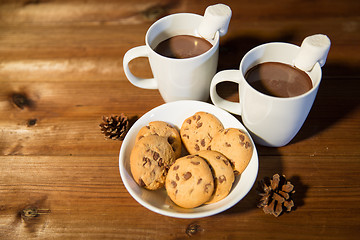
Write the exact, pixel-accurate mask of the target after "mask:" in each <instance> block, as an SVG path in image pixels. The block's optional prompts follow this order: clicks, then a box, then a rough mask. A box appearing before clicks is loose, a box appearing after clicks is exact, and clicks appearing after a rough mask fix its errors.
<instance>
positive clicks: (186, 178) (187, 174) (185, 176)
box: [184, 172, 192, 180]
mask: <svg viewBox="0 0 360 240" xmlns="http://www.w3.org/2000/svg"><path fill="white" fill-rule="evenodd" d="M191 176H192V174H191V172H186V173H185V174H184V179H185V180H188V179H189V178H191Z"/></svg>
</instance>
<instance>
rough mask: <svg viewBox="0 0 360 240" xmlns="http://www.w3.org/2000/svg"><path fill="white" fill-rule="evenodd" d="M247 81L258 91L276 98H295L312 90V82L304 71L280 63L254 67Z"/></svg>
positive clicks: (248, 72) (246, 75)
mask: <svg viewBox="0 0 360 240" xmlns="http://www.w3.org/2000/svg"><path fill="white" fill-rule="evenodd" d="M245 79H246V81H247V82H248V83H249V84H250V85H251V86H252V87H253V88H255V89H256V90H257V91H259V92H262V93H264V94H267V95H270V96H274V97H295V96H299V95H301V94H303V93H306V92H307V91H309V90H310V89H311V88H312V81H311V79H310V77H309V76H308V75H307V74H306V73H305V72H304V71H302V70H300V69H297V68H295V67H292V66H290V65H288V64H284V63H279V62H266V63H261V64H258V65H256V66H255V67H252V68H251V69H249V70H248V71H247V73H246V74H245Z"/></svg>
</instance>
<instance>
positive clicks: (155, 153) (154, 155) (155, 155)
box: [153, 152, 160, 161]
mask: <svg viewBox="0 0 360 240" xmlns="http://www.w3.org/2000/svg"><path fill="white" fill-rule="evenodd" d="M159 157H160V154H159V153H158V152H154V154H153V159H154V160H155V161H156V160H158V159H159Z"/></svg>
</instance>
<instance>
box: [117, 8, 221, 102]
mask: <svg viewBox="0 0 360 240" xmlns="http://www.w3.org/2000/svg"><path fill="white" fill-rule="evenodd" d="M202 19H203V16H201V15H197V14H192V13H177V14H172V15H169V16H166V17H164V18H161V19H160V20H158V21H156V22H155V23H154V24H153V25H151V26H150V28H149V29H148V31H147V33H146V36H145V43H146V45H144V46H140V47H135V48H132V49H130V50H129V51H127V52H126V54H125V56H124V59H123V67H124V72H125V75H126V77H127V78H128V79H129V81H130V82H131V83H132V84H133V85H135V86H137V87H140V88H145V89H159V92H160V94H161V96H162V98H163V99H164V100H165V102H171V101H176V100H200V101H206V100H208V98H209V89H210V82H211V79H212V77H213V76H214V75H215V73H216V68H217V64H218V56H219V52H218V49H219V32H217V33H216V34H215V38H214V39H213V40H210V41H209V42H210V43H211V44H212V45H213V46H212V48H211V49H209V50H208V51H207V52H205V53H203V54H201V55H199V56H195V57H192V58H184V59H175V58H168V57H164V56H162V55H160V54H158V53H156V52H155V51H154V50H153V49H154V48H155V47H156V46H157V45H158V44H159V43H160V42H161V41H163V40H166V39H168V38H170V37H172V36H176V35H192V36H198V37H199V35H198V33H197V29H198V26H199V25H200V23H201V21H202ZM138 57H148V58H149V63H150V66H151V70H152V73H153V76H154V78H150V79H142V78H138V77H136V76H134V75H133V74H132V73H131V72H130V70H129V62H130V61H131V60H133V59H135V58H138Z"/></svg>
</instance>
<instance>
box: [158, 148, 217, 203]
mask: <svg viewBox="0 0 360 240" xmlns="http://www.w3.org/2000/svg"><path fill="white" fill-rule="evenodd" d="M165 188H166V191H167V194H168V196H169V197H170V199H171V200H172V201H173V202H174V203H176V204H177V205H178V206H180V207H184V208H194V207H198V206H200V205H202V204H203V203H205V202H207V201H208V200H209V199H210V197H211V196H212V194H213V192H214V178H213V175H212V172H211V170H210V167H209V165H208V164H207V162H206V161H205V160H204V159H202V158H201V157H199V156H194V155H188V156H185V157H182V158H179V159H177V160H176V161H175V163H174V164H173V165H172V166H171V167H170V169H169V172H168V174H167V177H166V182H165Z"/></svg>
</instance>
